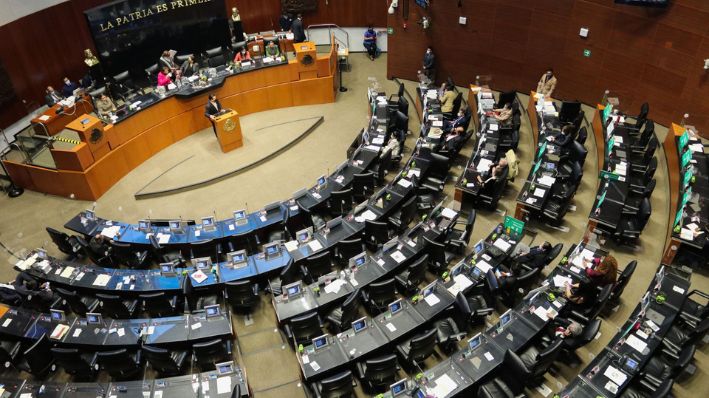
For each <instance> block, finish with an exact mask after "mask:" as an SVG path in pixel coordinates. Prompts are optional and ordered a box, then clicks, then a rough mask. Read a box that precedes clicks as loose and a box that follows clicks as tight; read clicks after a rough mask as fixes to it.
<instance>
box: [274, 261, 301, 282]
mask: <svg viewBox="0 0 709 398" xmlns="http://www.w3.org/2000/svg"><path fill="white" fill-rule="evenodd" d="M278 277H279V278H280V279H281V285H282V286H285V285H287V284H289V283H293V282H295V281H297V280H298V279H299V272H298V267H296V266H295V263H294V262H293V261H292V259H291V262H290V263H288V265H286V266H285V267H284V268H283V269H282V270H281V273H280V274H279V275H278Z"/></svg>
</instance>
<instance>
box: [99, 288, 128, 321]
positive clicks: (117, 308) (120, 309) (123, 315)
mask: <svg viewBox="0 0 709 398" xmlns="http://www.w3.org/2000/svg"><path fill="white" fill-rule="evenodd" d="M96 298H97V299H99V302H100V303H101V304H100V305H101V313H102V314H104V315H106V316H108V317H109V318H113V319H128V318H130V317H131V313H130V311H129V310H128V307H126V305H125V304H124V303H123V300H121V298H120V297H119V296H115V295H112V294H102V293H96Z"/></svg>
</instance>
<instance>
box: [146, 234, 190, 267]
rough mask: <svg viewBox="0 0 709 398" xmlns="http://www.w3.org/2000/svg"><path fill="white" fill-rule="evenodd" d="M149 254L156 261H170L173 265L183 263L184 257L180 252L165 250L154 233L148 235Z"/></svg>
mask: <svg viewBox="0 0 709 398" xmlns="http://www.w3.org/2000/svg"><path fill="white" fill-rule="evenodd" d="M148 240H150V256H151V257H152V258H153V259H154V260H155V261H156V262H158V263H172V264H174V265H175V266H181V265H183V264H184V263H185V258H184V257H182V253H181V252H180V251H179V250H177V249H173V250H166V249H165V248H164V247H163V246H162V245H161V244H160V242H158V239H157V238H156V237H155V235H150V237H149V238H148Z"/></svg>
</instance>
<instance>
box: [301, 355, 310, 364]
mask: <svg viewBox="0 0 709 398" xmlns="http://www.w3.org/2000/svg"><path fill="white" fill-rule="evenodd" d="M300 360H301V361H303V365H307V364H309V363H310V357H309V356H308V354H303V355H301V356H300Z"/></svg>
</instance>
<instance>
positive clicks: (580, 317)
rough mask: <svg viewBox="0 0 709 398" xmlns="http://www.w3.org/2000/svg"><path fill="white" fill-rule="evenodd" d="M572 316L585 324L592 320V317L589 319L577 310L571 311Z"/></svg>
mask: <svg viewBox="0 0 709 398" xmlns="http://www.w3.org/2000/svg"><path fill="white" fill-rule="evenodd" d="M571 317H572V318H574V319H575V320H577V321H579V322H580V323H583V324H584V325H585V324H587V323H588V322H590V319H588V318H587V317H586V316H585V315H584V314H582V313H580V312H578V311H575V310H574V311H571Z"/></svg>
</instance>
